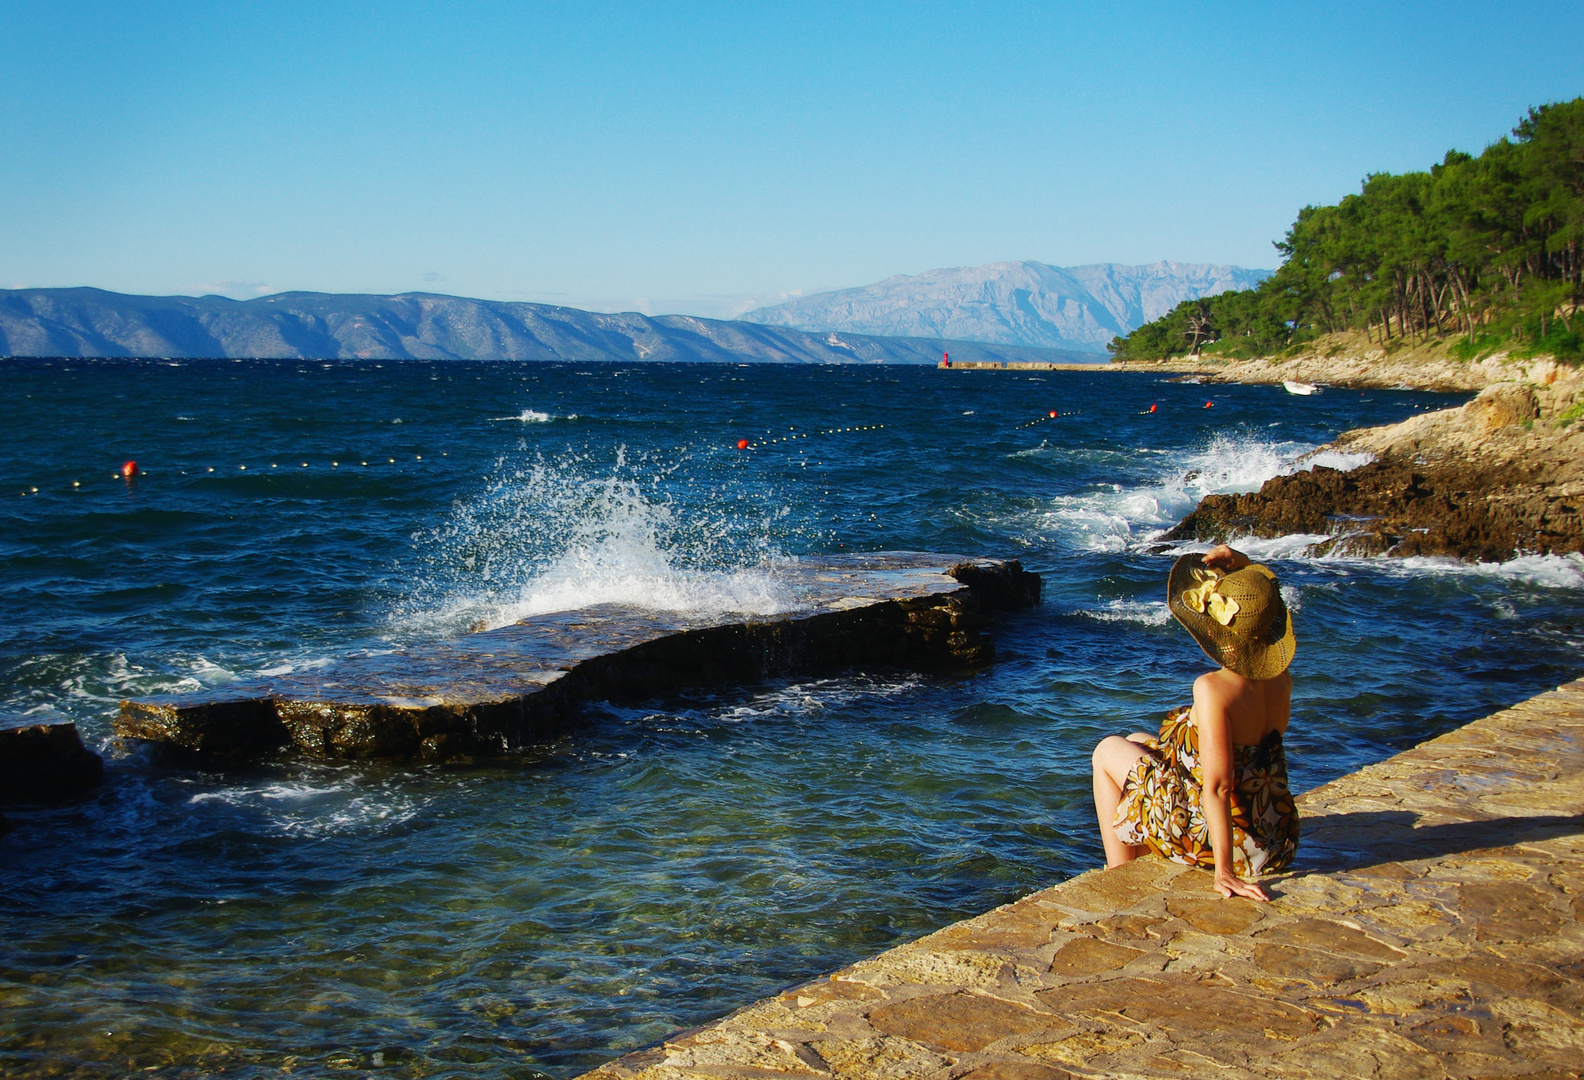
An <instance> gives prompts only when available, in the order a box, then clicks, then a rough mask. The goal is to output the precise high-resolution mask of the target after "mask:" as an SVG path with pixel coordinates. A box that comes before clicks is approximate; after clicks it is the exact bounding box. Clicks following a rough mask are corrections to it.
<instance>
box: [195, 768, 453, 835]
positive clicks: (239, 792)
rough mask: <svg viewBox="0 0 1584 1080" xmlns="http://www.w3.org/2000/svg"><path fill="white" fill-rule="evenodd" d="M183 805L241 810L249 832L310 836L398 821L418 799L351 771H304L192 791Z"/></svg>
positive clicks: (407, 817) (415, 808) (416, 808)
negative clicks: (328, 776)
mask: <svg viewBox="0 0 1584 1080" xmlns="http://www.w3.org/2000/svg"><path fill="white" fill-rule="evenodd" d="M310 771H311V772H312V771H328V770H327V768H324V767H321V768H320V769H317V770H310ZM187 803H188V805H190V806H206V805H207V806H209V807H221V808H224V809H225V810H230V811H235V812H239V813H241V814H244V815H246V816H247V817H248V818H249V819H250V822H251V824H250V826H249V828H250V830H251V829H257V827H258V824H259V823H262V824H263V825H264V827H265V830H266V831H270V832H274V833H276V834H278V835H283V836H301V837H312V838H320V837H326V836H334V835H342V834H347V833H358V832H362V831H365V830H367V829H369V828H376V829H378V828H387V827H389V826H392V825H400V824H403V823H405V822H408V821H411V820H412V819H413V818H415V817H417V815H418V813H419V812H420V811H421V810H422V809H423V800H420V799H418V798H415V797H414V796H413V795H412V794H411V792H410V789H407V788H398V787H396V786H395V785H392V784H375V785H370V784H369V783H368V779H367V778H366V777H361V778H360V777H358V776H356V775H355V774H349V775H348V777H347V778H344V779H337V780H325V781H319V782H316V778H314V777H312V776H311V775H310V777H309V778H307V779H291V780H274V781H265V782H261V783H256V784H245V783H244V784H229V785H227V786H225V787H220V788H216V789H213V790H209V791H199V792H195V793H194V794H192V795H190V796H189V797H188V799H187Z"/></svg>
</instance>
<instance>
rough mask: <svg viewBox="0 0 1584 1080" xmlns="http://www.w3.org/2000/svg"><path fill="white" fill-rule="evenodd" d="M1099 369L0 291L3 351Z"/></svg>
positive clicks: (1062, 355) (693, 333)
mask: <svg viewBox="0 0 1584 1080" xmlns="http://www.w3.org/2000/svg"><path fill="white" fill-rule="evenodd" d="M948 349H949V350H950V351H951V352H952V353H953V354H954V356H956V357H957V358H959V359H962V360H1002V361H1007V360H1045V361H1055V362H1063V361H1067V362H1078V363H1083V362H1086V361H1092V360H1093V359H1094V357H1093V356H1092V355H1088V354H1083V353H1074V352H1065V351H1060V350H1051V349H1043V348H1028V347H1022V346H1016V345H1001V344H983V343H965V342H955V341H943V340H940V339H938V338H936V337H935V336H933V335H926V336H923V337H913V338H893V337H876V336H872V335H865V334H848V333H832V332H830V331H824V332H821V333H817V334H815V333H807V332H804V331H800V330H793V329H785V328H781V327H775V326H765V325H761V324H757V323H743V322H724V321H721V320H718V319H695V318H693V317H691V316H687V315H661V316H659V317H656V318H651V317H649V316H647V315H639V314H637V313H636V312H622V313H621V314H617V315H606V314H601V313H599V312H593V311H580V310H579V309H577V308H567V307H555V306H553V305H549V304H514V303H504V302H495V301H490V300H468V299H465V298H462V297H456V296H439V295H435V294H431V293H403V294H400V295H398V296H361V295H347V294H338V293H306V292H298V293H281V294H279V295H276V296H265V297H261V298H259V299H257V300H245V301H239V300H228V299H226V298H225V297H222V296H204V297H198V298H196V299H194V298H192V297H185V296H128V295H125V294H123V293H113V292H105V291H103V290H102V289H3V290H0V356H73V357H116V356H161V357H165V356H168V357H225V358H236V357H260V358H303V359H350V358H366V359H441V360H446V359H456V360H628V361H631V360H717V361H737V362H742V361H773V362H780V363H853V362H870V363H902V364H924V363H930V364H932V363H934V362H936V361H937V360H939V359H940V355H941V353H942V352H943V351H945V350H948Z"/></svg>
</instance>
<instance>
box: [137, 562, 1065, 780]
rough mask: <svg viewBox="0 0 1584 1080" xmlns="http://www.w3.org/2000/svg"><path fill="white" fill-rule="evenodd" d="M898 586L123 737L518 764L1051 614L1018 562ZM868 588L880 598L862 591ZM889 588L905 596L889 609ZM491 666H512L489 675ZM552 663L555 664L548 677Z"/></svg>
mask: <svg viewBox="0 0 1584 1080" xmlns="http://www.w3.org/2000/svg"><path fill="white" fill-rule="evenodd" d="M875 558H876V559H877V560H882V561H883V560H884V559H885V557H884V556H876V557H875ZM894 561H895V560H893V562H894ZM914 561H915V562H916V561H917V558H916V557H914ZM935 565H936V566H937V567H938V565H939V564H938V563H937V564H935ZM897 573H898V571H896V570H892V571H890V572H889V575H890V576H887V575H885V574H882V575H881V576H880V578H878V579H866V578H865V577H864V574H865V571H864V570H857V571H851V570H849V571H845V572H843V573H832V574H829V575H824V577H826V578H828V579H829V580H830V581H831V583H832V585H831V591H829V592H828V595H827V596H826V597H825V598H824V600H822V601H821V603H820V604H819V606H818V609H817V610H814V611H812V613H810V612H804V613H802V614H801V615H797V616H792V617H785V618H775V619H769V620H765V621H754V622H739V623H730V624H727V625H721V626H700V627H692V628H685V629H675V628H656V627H654V626H653V625H652V624H650V623H648V622H647V621H642V620H630V621H629V620H626V619H623V618H622V616H621V614H620V613H617V614H616V615H615V616H614V617H613V618H612V619H611V620H609V621H606V622H604V623H603V624H600V620H599V619H598V618H597V617H596V616H594V615H592V614H590V613H580V615H579V620H580V624H579V626H580V629H579V630H578V633H580V634H581V635H582V636H584V637H585V638H588V637H591V636H594V637H598V639H599V641H600V645H599V646H598V647H597V648H594V649H584V650H583V651H582V652H579V651H577V650H578V649H579V647H580V646H579V644H578V643H575V642H574V643H568V642H567V641H566V640H565V637H564V635H565V631H566V628H565V627H564V626H563V625H559V624H553V623H552V622H551V621H549V620H543V621H541V622H540V623H539V624H538V625H535V624H534V623H533V621H532V620H528V621H525V622H524V623H520V624H517V625H516V626H514V627H504V628H502V629H501V630H499V631H489V632H486V633H482V634H477V635H474V643H473V646H472V648H471V649H461V648H456V649H446V650H443V651H442V652H441V656H442V658H443V659H442V661H441V662H442V663H451V664H454V665H455V666H456V667H457V669H458V671H457V673H456V674H455V676H454V677H453V678H452V679H450V680H449V681H447V682H445V684H444V685H442V686H439V687H432V688H430V691H429V693H427V694H426V695H425V697H426V698H429V699H430V700H426V701H417V700H414V697H413V695H412V694H411V693H410V692H409V693H403V694H400V695H398V694H395V693H391V692H390V691H391V687H390V686H389V685H387V686H384V687H370V686H365V687H362V688H357V687H355V686H354V685H353V684H352V681H349V680H342V681H340V682H336V681H335V680H334V678H333V677H327V680H326V682H327V684H328V685H322V686H314V687H304V688H296V689H293V690H290V691H284V690H277V691H276V692H272V693H266V694H260V695H258V696H250V697H243V698H240V699H237V700H231V701H218V702H203V703H193V704H187V703H185V701H184V700H183V699H174V700H166V701H155V702H136V701H124V702H122V703H121V715H120V716H119V717H118V718H117V719H116V722H115V733H116V734H117V735H118V736H120V737H122V738H126V739H137V740H143V741H147V742H152V743H156V744H158V745H160V746H162V747H163V748H164V749H165V750H166V751H167V752H168V753H169V754H170V755H171V756H173V757H175V758H176V759H178V760H189V761H203V762H213V763H239V762H245V761H249V760H254V759H257V758H261V757H265V756H267V755H270V754H274V753H277V752H280V751H283V750H289V749H295V750H296V751H298V752H301V753H305V754H308V755H311V756H314V757H329V758H393V759H423V760H445V759H456V758H467V757H475V756H489V755H498V754H510V753H516V752H521V751H524V750H529V749H532V748H533V747H536V746H540V745H543V744H545V743H548V742H551V741H553V740H554V739H556V738H557V737H558V736H560V735H561V734H562V733H563V732H564V731H565V730H566V729H567V728H568V727H569V726H570V724H571V723H573V722H574V721H575V719H576V717H577V714H578V710H579V708H580V707H581V706H582V705H583V704H585V703H588V702H594V701H633V700H639V699H642V698H646V697H653V696H655V695H657V694H663V693H667V692H669V691H674V690H678V689H681V688H684V687H692V686H709V685H719V684H726V683H735V684H743V683H752V682H755V681H758V680H761V679H765V678H768V677H773V676H782V675H794V674H818V673H823V672H833V671H840V670H843V669H848V668H854V667H871V668H872V667H901V668H908V669H913V670H924V671H938V670H951V669H962V668H973V667H977V666H981V665H984V664H987V663H989V662H991V660H992V659H993V658H994V648H993V646H992V645H991V643H990V642H989V641H988V640H987V639H985V638H984V636H983V634H982V631H983V629H984V627H985V625H986V623H987V619H988V615H989V614H990V613H991V612H993V611H998V610H1001V611H1007V610H1011V611H1015V610H1018V609H1021V608H1024V607H1028V606H1030V605H1031V604H1035V603H1038V602H1039V590H1040V579H1039V576H1038V575H1036V574H1030V573H1028V572H1027V571H1025V570H1024V569H1023V568H1022V566H1021V565H1019V564H1018V563H1017V562H1016V561H1011V562H989V563H962V564H958V565H956V566H953V567H952V568H951V570H950V571H949V573H950V575H951V576H952V577H954V578H955V579H956V581H952V580H951V579H950V578H945V577H943V576H942V575H941V574H940V573H939V571H938V570H934V571H929V572H925V573H922V574H917V573H915V575H914V576H915V578H916V579H917V581H918V582H919V584H917V585H915V586H911V587H909V588H910V592H909V589H907V588H905V589H902V590H898V589H897V587H896V585H895V580H894V577H895V575H896V574H897ZM816 576H818V575H816ZM876 581H879V582H880V584H879V585H878V586H877V585H876ZM866 584H867V585H870V586H874V587H875V588H874V591H871V593H870V594H869V595H867V596H865V595H862V594H859V595H854V594H853V591H852V590H854V589H862V588H864V587H865V586H866ZM885 588H891V589H892V590H893V591H894V592H899V593H900V594H899V595H893V596H891V597H889V598H886V597H885V595H884V593H883V592H881V591H880V590H883V589H885ZM876 592H879V593H880V595H876ZM596 624H599V625H596ZM613 624H614V625H613ZM524 638H528V639H530V644H529V645H527V646H525V645H524V644H523V639H524ZM547 642H548V652H547V646H546V643H547ZM481 657H483V658H487V659H488V660H489V661H490V662H491V663H494V662H496V661H499V662H500V663H499V665H498V666H496V667H487V666H485V665H483V664H481V663H479V660H480V658H481ZM557 657H560V659H557ZM432 659H433V658H431V657H427V656H412V657H409V658H406V659H405V660H404V659H402V658H397V660H396V665H397V667H398V668H401V667H408V668H411V667H421V666H423V665H424V664H426V663H428V662H431V661H432ZM547 663H548V664H551V665H554V666H552V667H550V668H549V670H548V671H546V670H544V669H545V665H546V664H547ZM393 677H394V676H393ZM491 680H493V681H491Z"/></svg>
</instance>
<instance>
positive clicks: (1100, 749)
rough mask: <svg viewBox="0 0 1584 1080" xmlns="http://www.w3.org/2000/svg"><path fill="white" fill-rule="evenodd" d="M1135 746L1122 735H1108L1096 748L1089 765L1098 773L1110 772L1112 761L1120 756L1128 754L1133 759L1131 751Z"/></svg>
mask: <svg viewBox="0 0 1584 1080" xmlns="http://www.w3.org/2000/svg"><path fill="white" fill-rule="evenodd" d="M1135 745H1136V744H1134V743H1131V742H1129V741H1128V740H1127V739H1124V738H1123V737H1122V736H1120V735H1107V736H1106V737H1105V738H1103V739H1101V740H1100V743H1099V745H1098V746H1096V747H1095V748H1094V754H1093V755H1092V756H1091V757H1090V759H1089V764H1090V765H1091V766H1092V767H1093V768H1094V770H1095V772H1097V773H1098V772H1110V769H1109V768H1107V766H1108V765H1109V764H1110V763H1111V762H1112V761H1115V760H1116V758H1117V756H1118V755H1119V754H1128V755H1129V756H1130V757H1131V756H1132V753H1131V751H1132V750H1133V748H1134V747H1135Z"/></svg>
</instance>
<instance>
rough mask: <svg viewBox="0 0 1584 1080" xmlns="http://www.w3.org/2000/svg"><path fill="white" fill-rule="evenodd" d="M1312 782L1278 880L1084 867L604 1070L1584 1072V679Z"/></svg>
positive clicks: (1062, 1075) (1230, 1078)
mask: <svg viewBox="0 0 1584 1080" xmlns="http://www.w3.org/2000/svg"><path fill="white" fill-rule="evenodd" d="M1298 804H1299V809H1300V813H1301V814H1302V817H1303V827H1304V839H1303V843H1302V845H1301V847H1300V850H1299V856H1298V863H1297V864H1296V867H1295V868H1294V869H1293V870H1292V871H1290V872H1288V873H1286V874H1283V875H1280V876H1277V877H1274V878H1268V879H1266V883H1267V885H1268V886H1269V888H1270V892H1271V893H1272V895H1273V900H1272V902H1271V903H1270V904H1268V905H1258V904H1255V903H1252V902H1250V901H1246V900H1241V899H1239V900H1223V899H1221V898H1219V897H1217V896H1216V895H1215V893H1214V891H1213V890H1212V888H1211V885H1210V880H1211V879H1210V875H1209V874H1208V873H1206V872H1203V871H1198V870H1191V869H1188V868H1185V867H1182V866H1178V865H1176V864H1175V863H1170V862H1167V861H1165V860H1163V859H1159V858H1156V857H1149V858H1145V859H1140V860H1138V861H1137V862H1133V863H1130V864H1128V865H1125V866H1121V867H1118V868H1116V869H1114V870H1095V871H1090V872H1088V873H1085V874H1082V875H1079V876H1078V877H1075V878H1073V879H1071V880H1069V881H1067V882H1064V883H1063V884H1061V885H1058V886H1056V887H1054V888H1050V889H1046V890H1044V891H1042V892H1038V893H1035V894H1033V895H1032V896H1028V897H1025V898H1023V899H1022V900H1019V901H1017V902H1015V903H1012V904H1008V905H1006V906H1005V907H1001V908H997V909H996V910H994V911H992V912H989V913H988V914H985V915H981V916H979V917H978V918H974V919H969V920H967V921H965V922H961V923H957V924H955V925H953V926H949V927H947V928H946V929H944V930H941V931H939V932H937V933H935V934H932V935H930V936H929V937H926V938H923V939H921V940H919V941H916V942H913V943H911V944H908V945H903V946H900V947H898V948H895V949H892V950H890V951H889V952H886V953H883V954H881V955H880V956H877V957H875V958H873V959H871V960H865V961H862V962H860V963H857V964H854V965H852V966H851V967H848V968H845V969H843V970H841V971H838V972H836V973H835V974H834V975H831V976H829V977H828V978H822V979H818V980H816V981H814V982H811V983H808V984H806V985H803V986H799V987H796V988H794V989H791V990H788V991H786V992H785V993H783V994H780V995H778V996H776V997H773V998H769V999H766V1000H764V1001H760V1002H758V1003H756V1004H754V1005H751V1006H749V1007H747V1008H745V1009H743V1010H741V1011H740V1012H737V1013H735V1014H733V1015H732V1016H729V1017H727V1018H726V1019H724V1020H721V1021H718V1022H716V1023H713V1024H710V1025H708V1026H706V1027H702V1028H699V1029H696V1030H694V1031H690V1032H686V1033H683V1034H680V1035H678V1036H676V1037H674V1038H672V1039H670V1040H667V1041H666V1042H665V1043H663V1044H662V1045H660V1046H658V1047H655V1048H652V1049H648V1050H642V1051H639V1052H637V1053H633V1054H630V1055H628V1056H626V1057H623V1058H620V1059H618V1060H616V1061H613V1062H610V1063H608V1064H606V1065H604V1066H602V1067H600V1068H598V1069H595V1070H593V1071H592V1072H590V1073H587V1074H585V1077H586V1080H677V1078H681V1077H698V1078H701V1080H702V1078H705V1077H708V1078H710V1080H723V1078H742V1080H768V1078H786V1080H801V1078H808V1080H814V1078H837V1080H904V1078H914V1077H916V1078H920V1080H963V1078H968V1080H1066V1078H1069V1077H1122V1078H1126V1077H1185V1076H1188V1077H1225V1078H1227V1080H1254V1078H1266V1077H1293V1078H1306V1080H1307V1078H1321V1080H1338V1078H1352V1077H1378V1078H1383V1080H1385V1078H1394V1077H1403V1078H1408V1077H1413V1078H1419V1077H1430V1078H1457V1080H1474V1078H1496V1077H1509V1076H1512V1077H1518V1076H1523V1077H1531V1078H1535V1080H1540V1078H1547V1080H1562V1078H1564V1077H1566V1078H1577V1077H1579V1076H1580V1074H1581V1072H1584V926H1581V920H1584V680H1580V681H1578V682H1574V683H1570V684H1568V685H1567V686H1564V687H1562V688H1560V689H1559V690H1557V691H1555V692H1554V693H1548V694H1542V695H1540V696H1539V697H1536V698H1533V699H1531V700H1529V701H1526V702H1524V703H1522V704H1520V705H1517V706H1514V707H1513V708H1511V709H1507V710H1505V711H1503V712H1499V713H1496V714H1495V715H1493V716H1489V717H1486V718H1485V719H1483V720H1478V721H1475V722H1474V723H1471V724H1469V725H1467V726H1465V727H1463V728H1460V729H1458V730H1456V731H1453V732H1450V733H1448V734H1446V735H1443V736H1441V737H1440V738H1437V739H1433V740H1431V741H1429V742H1427V743H1424V744H1422V745H1420V746H1418V747H1415V748H1414V749H1412V750H1408V751H1406V752H1404V753H1401V754H1398V755H1397V756H1396V757H1394V758H1391V759H1389V760H1387V761H1384V762H1382V763H1380V764H1378V765H1373V766H1370V767H1368V768H1365V769H1362V770H1360V771H1358V772H1356V773H1353V774H1351V775H1349V776H1345V777H1343V778H1341V779H1339V780H1336V781H1334V782H1332V783H1330V784H1326V785H1325V786H1324V787H1320V788H1317V789H1315V790H1313V791H1311V792H1308V793H1307V794H1306V795H1304V796H1302V797H1301V798H1300V799H1299V800H1298ZM1098 847H1099V844H1098V841H1097V842H1096V848H1097V849H1098Z"/></svg>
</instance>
